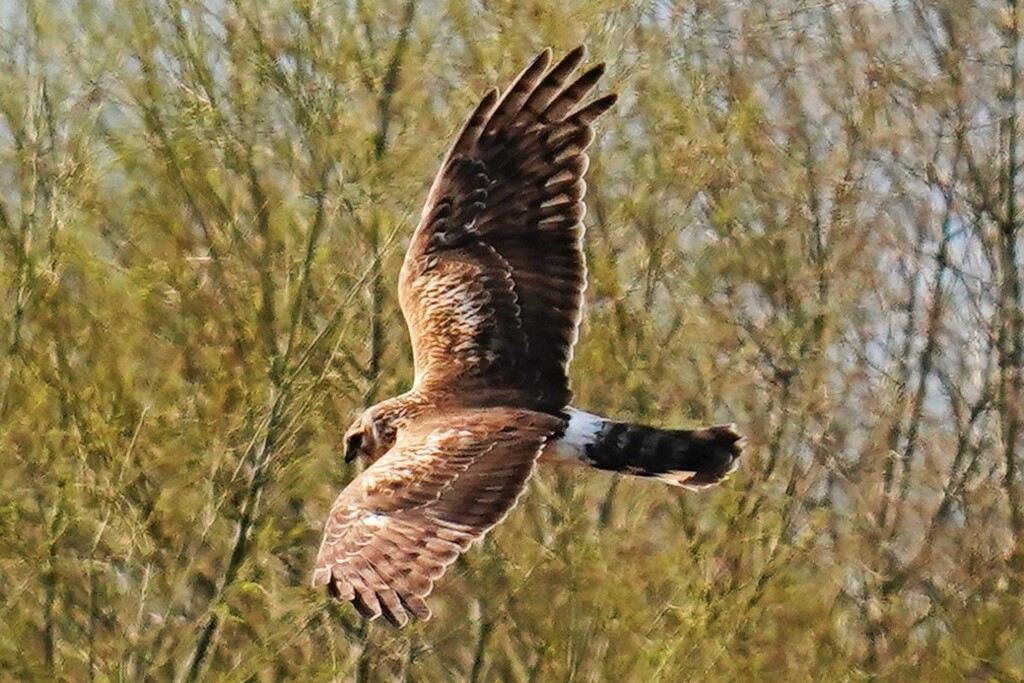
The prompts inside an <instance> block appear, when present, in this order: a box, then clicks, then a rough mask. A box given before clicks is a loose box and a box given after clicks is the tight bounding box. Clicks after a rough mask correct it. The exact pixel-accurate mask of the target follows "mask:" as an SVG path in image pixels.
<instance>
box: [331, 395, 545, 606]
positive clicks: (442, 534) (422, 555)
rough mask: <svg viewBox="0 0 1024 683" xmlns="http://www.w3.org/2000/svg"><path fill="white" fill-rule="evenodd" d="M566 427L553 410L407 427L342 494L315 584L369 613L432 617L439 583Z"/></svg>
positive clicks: (470, 415) (458, 416) (447, 417)
mask: <svg viewBox="0 0 1024 683" xmlns="http://www.w3.org/2000/svg"><path fill="white" fill-rule="evenodd" d="M560 426H561V420H559V419H558V418H555V417H553V416H550V415H546V414H542V413H535V412H532V411H527V410H515V409H506V408H491V409H481V410H471V411H460V412H455V413H448V414H444V415H438V416H436V417H435V418H428V419H426V420H423V421H421V422H419V423H418V424H415V425H412V426H411V428H407V429H405V430H403V431H402V433H401V435H400V436H399V438H398V441H397V442H396V443H395V445H394V447H392V449H391V450H390V451H388V453H387V454H385V455H384V456H383V457H382V458H381V459H379V460H378V461H377V462H375V463H374V464H373V465H372V466H370V467H369V468H367V469H366V470H365V471H363V473H362V474H360V475H359V476H358V477H357V478H356V479H355V480H353V481H352V482H351V483H350V484H349V485H348V486H347V487H346V488H345V489H344V490H343V491H342V492H341V495H339V496H338V499H337V501H335V503H334V507H333V508H332V509H331V514H330V516H329V517H328V520H327V526H326V529H325V531H324V539H323V543H322V544H321V546H320V554H319V555H318V557H317V561H316V569H315V570H314V573H313V585H314V586H317V585H326V586H327V587H328V589H329V590H330V592H331V594H332V595H333V596H334V597H336V598H339V599H341V600H351V601H352V602H353V604H354V605H355V606H356V609H358V610H359V612H360V613H361V614H363V615H364V616H366V617H368V618H370V619H373V618H376V617H377V616H379V615H380V614H382V613H383V614H384V616H385V618H387V620H388V621H390V622H392V623H393V624H395V625H397V626H401V625H403V624H405V623H406V621H408V614H410V613H411V614H412V615H414V616H416V617H418V618H420V619H427V618H428V617H429V616H430V610H429V609H428V608H427V605H426V602H424V598H425V597H426V596H427V595H428V594H429V593H430V591H431V589H432V588H433V585H434V581H435V580H436V579H437V578H438V577H440V576H441V574H443V573H444V571H445V569H446V568H447V567H448V565H449V564H451V563H452V562H453V561H454V560H455V558H457V557H458V556H459V554H460V553H462V552H463V551H464V550H466V548H468V547H469V545H470V544H471V543H472V542H473V541H475V540H477V539H479V538H481V537H482V536H483V535H484V534H485V533H486V532H487V531H488V530H489V529H490V528H491V527H493V526H494V525H495V524H497V523H498V522H499V521H501V519H502V518H503V517H504V516H505V514H506V513H507V512H508V511H509V510H510V509H511V508H512V506H513V505H515V502H516V500H517V499H518V497H519V494H520V493H521V492H522V490H523V487H524V485H525V484H526V480H527V479H528V478H529V476H530V473H531V472H532V471H533V465H534V463H535V462H536V460H537V457H538V456H539V454H540V451H541V449H542V448H543V446H544V443H545V442H546V441H547V439H548V438H549V437H550V436H551V435H552V434H553V433H554V432H555V430H557V429H558V428H560Z"/></svg>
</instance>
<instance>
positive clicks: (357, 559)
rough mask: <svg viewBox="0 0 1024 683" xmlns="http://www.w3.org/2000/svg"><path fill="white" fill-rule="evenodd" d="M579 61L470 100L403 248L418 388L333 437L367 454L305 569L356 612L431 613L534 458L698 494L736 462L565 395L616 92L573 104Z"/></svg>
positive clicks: (731, 434)
mask: <svg viewBox="0 0 1024 683" xmlns="http://www.w3.org/2000/svg"><path fill="white" fill-rule="evenodd" d="M582 59H583V48H577V49H575V50H573V51H572V52H570V53H569V54H568V55H566V57H565V58H564V59H562V61H560V62H559V63H558V64H556V65H555V66H553V67H550V64H551V51H550V50H546V51H544V52H543V53H542V54H541V55H540V56H539V57H537V59H535V60H534V61H533V63H532V64H530V66H528V67H527V68H526V69H525V70H524V71H523V72H522V73H521V74H520V75H519V77H518V78H516V80H515V81H514V82H513V83H512V85H511V86H510V87H509V88H508V90H506V91H505V93H504V95H501V96H499V93H498V91H497V90H494V89H492V90H491V91H490V92H488V93H487V94H486V95H485V96H484V98H483V101H481V102H480V104H479V106H477V108H476V110H475V111H474V112H473V113H472V115H470V117H469V120H468V121H466V124H465V125H464V126H463V128H462V131H461V132H460V133H459V135H458V137H457V138H456V140H455V144H453V145H452V148H451V151H449V152H448V156H447V157H446V158H445V160H444V163H443V164H442V165H441V171H440V172H439V173H438V175H437V179H436V180H435V181H434V185H433V187H431V189H430V194H429V195H428V197H427V203H426V206H425V207H424V209H423V216H422V218H421V220H420V223H419V226H417V228H416V232H415V233H414V234H413V237H412V242H411V244H410V245H409V251H408V253H407V254H406V255H405V262H404V263H403V265H402V271H401V276H400V280H399V285H398V293H399V299H400V302H401V306H402V313H403V314H404V315H405V319H406V322H407V323H408V326H409V334H410V336H411V337H412V346H413V353H414V356H415V367H416V379H415V383H414V384H413V388H412V389H411V390H410V391H409V392H408V393H405V394H403V395H401V396H397V397H395V398H391V399H388V400H386V401H383V402H381V403H378V404H377V405H375V406H373V407H372V408H369V409H368V410H367V411H366V412H365V413H363V415H362V416H361V417H360V418H359V419H358V420H356V421H355V423H354V424H353V425H352V426H351V427H350V428H349V430H348V432H347V433H346V434H345V461H346V462H349V461H351V460H352V459H353V458H355V457H356V456H358V455H362V456H364V457H366V458H367V459H368V460H369V461H371V462H372V463H373V464H372V465H371V466H370V467H369V468H367V469H366V470H365V471H364V472H363V473H362V474H361V475H359V476H358V477H356V479H355V480H354V481H352V483H350V484H349V485H348V487H346V488H345V490H344V491H342V492H341V495H339V496H338V499H337V501H336V502H335V503H334V507H333V508H332V509H331V513H330V517H329V518H328V520H327V524H326V529H325V532H324V539H323V543H322V545H321V546H320V553H319V556H318V557H317V561H316V569H315V571H314V574H313V585H314V586H317V585H326V586H327V588H328V590H329V591H330V593H331V595H333V596H334V597H336V598H338V599H341V600H351V601H352V602H353V603H354V605H355V607H356V609H358V610H359V612H360V613H362V614H363V615H364V616H366V617H368V618H370V619H373V618H375V617H377V616H379V615H381V614H383V615H384V616H385V618H387V620H388V621H390V622H392V623H394V624H395V625H399V626H400V625H403V624H405V623H406V622H407V621H408V614H410V613H411V614H412V615H414V616H416V617H418V618H420V619H426V618H428V617H429V616H430V610H429V609H428V608H427V605H426V602H424V598H425V597H426V596H427V595H428V594H429V593H430V591H431V589H432V588H433V585H434V581H435V580H436V579H437V578H438V577H440V576H441V575H442V574H443V573H444V571H445V568H446V567H447V566H448V565H449V564H451V563H452V562H453V561H454V560H455V558H456V557H458V555H459V554H460V553H461V552H463V551H465V550H466V549H467V548H468V547H469V545H470V544H471V543H472V542H473V541H476V540H478V539H480V538H481V537H482V536H483V535H484V534H485V533H486V532H487V531H488V530H489V529H490V528H491V527H493V526H494V525H495V524H497V523H498V522H499V521H500V520H501V519H502V518H503V517H504V516H505V515H506V514H507V513H508V511H509V510H510V509H511V508H512V506H514V505H515V503H516V500H517V499H518V497H519V494H520V493H521V492H522V491H523V487H524V486H525V484H526V480H527V479H529V478H530V474H531V472H532V471H533V466H534V463H536V462H537V461H538V460H542V461H543V460H548V461H561V462H574V463H578V464H581V465H585V466H588V467H595V468H598V469H604V470H613V471H616V472H623V473H626V474H631V475H634V476H639V477H654V478H656V479H660V480H661V481H664V482H667V483H669V484H672V485H675V486H682V487H685V488H702V487H706V486H711V485H713V484H716V483H718V482H719V481H721V480H722V478H724V477H725V476H726V475H727V474H728V473H729V472H730V471H732V469H733V468H734V466H735V462H736V459H737V458H738V457H739V455H740V451H741V447H742V444H741V438H740V435H739V434H737V433H736V431H734V429H733V427H732V426H719V427H709V428H706V429H699V430H675V429H673V430H669V429H657V428H654V427H646V426H642V425H636V424H630V423H626V422H616V421H613V420H608V419H605V418H602V417H598V416H597V415H592V414H590V413H586V412H583V411H581V410H577V409H575V408H572V407H569V405H568V404H569V400H570V398H571V396H572V394H571V393H570V391H569V381H568V377H567V375H566V371H567V368H568V365H569V361H570V359H571V358H572V350H573V344H575V342H576V336H577V328H578V327H579V322H580V315H581V312H582V305H583V289H584V287H585V286H586V270H585V266H584V262H583V249H582V245H581V241H582V237H583V224H582V219H583V214H584V206H583V195H584V192H585V190H586V184H585V183H584V180H583V176H584V174H585V172H586V170H587V164H588V158H587V155H586V149H587V147H588V146H589V145H590V143H591V142H592V141H593V139H594V131H593V128H592V127H591V124H592V123H593V122H594V119H596V118H597V117H598V116H600V115H601V114H602V113H604V112H605V111H607V110H608V108H609V107H611V106H612V104H613V103H614V102H615V98H616V96H615V95H605V96H604V97H600V98H598V99H596V100H594V101H592V102H590V103H589V104H582V101H583V99H584V98H585V97H586V96H587V95H588V93H590V91H591V89H592V88H593V87H594V85H595V84H596V83H597V80H598V79H599V78H600V77H601V74H602V73H603V72H604V66H603V65H598V66H595V67H594V68H592V69H590V70H589V71H587V72H586V73H584V74H583V75H582V76H580V77H579V78H576V79H575V80H573V81H571V82H570V77H571V76H572V74H573V72H574V71H575V70H576V67H577V66H579V64H580V62H581V61H582ZM549 67H550V68H549Z"/></svg>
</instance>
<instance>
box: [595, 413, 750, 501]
mask: <svg viewBox="0 0 1024 683" xmlns="http://www.w3.org/2000/svg"><path fill="white" fill-rule="evenodd" d="M742 450H743V443H742V437H741V436H740V435H739V434H738V433H737V432H736V429H735V427H734V426H733V425H719V426H716V427H706V428H704V429H658V428H656V427H647V426H644V425H638V424H631V423H628V422H612V421H607V422H605V424H604V425H603V426H602V428H601V430H600V431H599V432H598V433H597V435H596V439H595V440H594V441H593V442H592V443H590V444H588V445H586V446H584V455H585V456H586V458H587V460H589V461H590V464H591V465H592V466H593V467H596V468H598V469H602V470H612V471H615V472H622V473H623V474H631V475H633V476H638V477H654V478H657V479H660V480H662V481H664V482H666V483H669V484H673V485H675V486H685V487H687V488H704V487H707V486H714V485H715V484H717V483H718V482H720V481H722V480H723V479H724V478H725V477H726V476H728V475H729V473H730V472H732V471H733V470H734V469H736V465H737V460H738V458H739V457H740V453H741V452H742Z"/></svg>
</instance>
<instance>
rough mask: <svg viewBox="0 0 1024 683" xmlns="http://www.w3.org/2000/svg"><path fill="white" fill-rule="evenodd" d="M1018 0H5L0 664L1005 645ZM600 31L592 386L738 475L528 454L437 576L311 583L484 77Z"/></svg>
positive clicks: (374, 664)
mask: <svg viewBox="0 0 1024 683" xmlns="http://www.w3.org/2000/svg"><path fill="white" fill-rule="evenodd" d="M1020 23H1021V10H1020V8H1019V7H1018V6H1017V3H1016V2H988V1H983V2H978V3H963V2H957V1H954V0H947V1H945V2H925V1H923V0H893V1H892V2H891V3H889V2H882V1H879V2H855V1H845V2H820V1H819V0H768V1H767V2H758V3H749V4H746V5H744V6H741V5H738V4H736V3H731V2H727V1H726V0H695V1H692V2H678V3H674V2H628V3H627V2H612V1H611V0H588V1H587V2H546V1H545V2H541V1H536V2H522V1H514V2H512V1H509V2H505V1H497V2H482V1H467V0H396V1H391V0H387V1H385V2H369V1H364V2H359V1H348V0H335V1H332V2H324V1H314V0H299V1H297V2H295V1H286V0H267V1H265V2H260V3H249V2H241V1H240V0H235V1H231V0H204V1H189V0H144V1H139V2H128V1H127V0H125V1H118V0H65V1H61V2H48V1H45V0H37V1H35V2H30V1H27V0H22V1H18V0H14V1H8V2H2V3H0V59H2V69H0V311H2V313H0V481H2V486H0V585H3V587H4V588H3V596H4V598H3V606H2V608H0V609H2V610H3V611H2V618H0V670H3V671H4V672H5V677H6V676H10V677H12V678H16V679H23V680H41V681H42V680H53V679H70V680H85V679H90V680H92V679H98V680H109V679H121V680H142V679H153V680H195V679H209V680H261V681H270V680H281V679H294V680H332V679H335V680H347V679H352V680H365V681H369V680H382V681H383V680H421V681H424V680H425V681H431V680H446V679H454V680H462V679H467V680H475V681H482V680H513V681H527V680H532V681H548V680H563V681H601V680H610V681H626V680H634V681H647V680H664V681H677V680H701V681H717V680H722V681H732V680H758V679H768V678H769V677H773V678H776V679H779V680H830V679H835V680H862V679H878V680H961V679H964V678H971V679H972V680H989V679H993V680H1020V679H1022V678H1024V631H1022V629H1021V628H1020V626H1019V625H1020V624H1021V623H1022V622H1024V606H1022V595H1024V585H1022V584H1024V504H1022V500H1024V482H1022V476H1021V471H1020V470H1021V468H1022V466H1024V443H1022V441H1024V437H1022V421H1024V401H1022V360H1024V359H1022V355H1024V353H1022V345H1024V343H1022V336H1024V320H1022V313H1021V296H1022V295H1021V287H1022V284H1024V283H1022V280H1024V275H1022V273H1024V263H1022V261H1024V258H1022V256H1021V246H1022V245H1021V239H1022V238H1021V223H1022V219H1021V209H1020V207H1019V205H1020V201H1021V198H1022V194H1021V187H1022V185H1021V180H1020V177H1019V171H1020V164H1021V161H1020V158H1019V152H1018V142H1019V141H1020V139H1021V133H1022V126H1021V122H1020V118H1019V117H1020V112H1019V108H1020V100H1021V93H1022V89H1021V77H1020V60H1021V56H1022V54H1021V52H1022V50H1021V35H1020ZM579 43H584V44H585V45H586V46H587V47H588V49H589V51H590V54H591V56H592V58H593V59H594V60H603V61H606V62H607V63H608V67H609V73H608V75H607V77H606V79H605V81H604V84H603V87H604V89H605V91H608V90H615V91H618V92H619V93H620V95H621V100H620V102H619V104H618V105H617V106H616V108H615V109H614V110H613V112H612V114H611V115H609V116H607V117H605V118H604V119H603V120H602V121H601V125H600V131H601V134H600V137H599V139H598V141H597V143H596V144H595V147H594V150H593V155H592V157H593V159H592V161H593V163H592V166H591V170H590V174H589V186H590V192H589V197H590V199H589V206H590V212H589V215H588V218H587V225H588V234H587V241H586V248H587V252H588V258H589V267H590V287H589V290H588V292H587V312H586V316H585V320H584V324H583V330H582V338H581V343H580V344H579V346H578V348H577V354H576V360H575V362H574V365H573V368H572V377H573V382H574V388H575V391H576V394H577V399H576V403H577V404H578V405H581V406H584V407H587V408H589V409H591V410H595V411H601V412H605V413H607V414H610V415H613V416H616V417H623V418H631V419H635V420H639V421H649V422H656V423H662V424H677V425H690V424H695V423H701V422H708V421H725V420H730V421H731V420H735V421H736V422H737V423H739V425H740V427H741V430H742V431H744V432H745V433H746V434H747V435H748V436H749V439H750V446H749V452H748V455H747V456H746V458H745V460H744V461H743V464H742V467H741V469H740V470H739V471H738V472H737V474H736V475H735V476H734V477H733V478H732V479H731V480H730V481H729V482H728V483H727V484H726V485H724V486H723V487H721V488H719V489H716V490H714V491H712V492H707V493H704V494H701V495H693V494H683V495H681V494H680V493H678V492H677V491H675V490H671V489H669V488H667V487H661V486H658V485H655V484H651V483H649V482H642V481H633V480H625V479H623V480H616V479H613V478H611V477H610V476H606V475H604V474H593V473H582V472H575V471H569V470H558V469H555V470H545V471H541V472H540V473H539V474H538V475H537V476H536V478H535V480H534V482H533V484H532V486H531V488H530V491H529V493H528V494H527V495H526V496H525V497H524V499H523V500H522V502H521V504H520V506H519V507H518V509H517V510H516V511H515V512H514V513H513V514H512V515H510V517H509V518H508V519H507V521H506V522H505V523H504V524H503V525H501V526H500V527H499V528H498V529H497V530H496V531H495V532H494V533H493V534H492V535H491V537H490V538H488V539H487V541H486V542H485V543H484V544H483V545H482V547H480V548H478V549H476V550H474V551H473V552H471V553H469V554H468V555H467V556H466V557H465V558H464V560H462V561H460V562H459V564H458V565H456V566H455V567H454V568H453V569H452V571H451V572H450V573H449V575H448V576H447V577H446V579H445V580H444V581H443V582H442V583H441V585H440V586H439V588H438V590H437V591H436V592H435V595H434V597H433V599H432V605H433V607H434V611H435V617H434V619H433V620H431V621H430V622H428V623H426V624H422V625H418V626H415V627H412V628H408V629H406V630H403V631H400V632H399V631H394V630H392V629H390V628H388V627H386V626H380V625H377V624H373V625H369V626H368V625H366V624H363V623H361V622H360V621H359V620H358V619H357V618H356V616H355V615H354V612H353V611H352V610H351V609H350V608H349V607H348V606H337V605H330V604H328V602H327V600H326V598H325V596H324V595H323V594H322V593H321V592H320V591H313V590H311V589H310V588H308V579H309V577H310V568H311V562H312V559H313V557H314V554H315V552H316V549H317V545H318V542H319V537H320V530H321V525H322V523H323V520H324V518H325V516H326V513H327V510H328V509H329V506H330V504H331V502H332V501H333V498H334V496H335V495H336V494H337V492H338V490H339V489H340V488H341V487H342V486H343V485H344V484H345V483H346V482H347V481H348V480H349V479H350V478H351V477H352V476H353V474H354V473H355V472H354V468H352V467H347V466H346V465H344V463H343V462H341V458H340V453H339V447H340V443H339V442H340V438H339V437H340V433H341V431H342V430H343V429H344V427H345V426H346V425H347V424H348V423H349V421H350V420H351V419H352V417H353V416H354V415H356V414H357V413H358V412H359V411H360V410H361V409H362V408H363V407H364V406H366V405H368V404H370V403H372V402H374V401H375V400H377V399H379V398H382V397H385V396H388V395H391V394H394V393H396V392H399V391H402V390H404V389H405V388H407V387H408V386H409V384H410V382H411V379H412V370H411V361H410V354H409V343H408V339H407V335H406V332H405V329H404V325H403V323H402V319H401V314H400V312H399V308H398V304H397V299H396V292H395V282H396V277H397V272H398V268H399V265H400V263H401V259H402V256H403V253H404V248H405V245H406V243H407V240H408V237H409V235H410V233H411V230H412V228H413V226H414V224H415V222H416V219H417V216H418V212H419V210H420V207H421V202H422V199H423V196H424V194H425V192H426V189H427V188H428V186H429V183H430V181H431V179H432V177H433V174H434V172H435V170H436V168H437V165H438V162H439V160H440V158H441V156H442V154H443V153H444V151H445V150H446V147H447V145H448V143H449V141H450V140H451V138H452V135H453V134H454V132H455V131H456V130H457V128H458V126H459V125H460V124H461V122H462V120H463V118H464V116H465V115H466V114H467V113H468V111H469V110H470V108H471V107H472V106H473V105H474V104H475V102H476V99H477V98H478V97H479V94H480V93H482V92H483V91H484V89H485V88H487V87H489V86H490V85H493V84H504V83H507V82H508V80H509V79H510V78H511V77H512V76H513V75H514V74H515V73H516V72H517V71H518V70H519V69H520V68H521V66H522V65H523V64H524V63H526V61H527V60H528V59H530V58H531V57H532V56H533V55H534V54H536V53H537V52H538V51H539V50H540V49H542V48H544V47H546V46H549V45H550V46H553V47H554V48H555V49H556V51H558V52H564V51H566V50H568V49H570V48H571V47H573V46H575V45H576V44H579Z"/></svg>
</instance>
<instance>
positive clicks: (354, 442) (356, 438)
mask: <svg viewBox="0 0 1024 683" xmlns="http://www.w3.org/2000/svg"><path fill="white" fill-rule="evenodd" d="M362 445H363V435H362V434H360V433H359V432H356V433H355V434H350V435H349V437H348V438H347V439H345V462H352V460H354V459H355V457H356V455H358V454H359V449H360V448H361V447H362Z"/></svg>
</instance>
